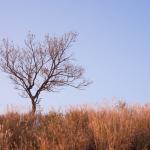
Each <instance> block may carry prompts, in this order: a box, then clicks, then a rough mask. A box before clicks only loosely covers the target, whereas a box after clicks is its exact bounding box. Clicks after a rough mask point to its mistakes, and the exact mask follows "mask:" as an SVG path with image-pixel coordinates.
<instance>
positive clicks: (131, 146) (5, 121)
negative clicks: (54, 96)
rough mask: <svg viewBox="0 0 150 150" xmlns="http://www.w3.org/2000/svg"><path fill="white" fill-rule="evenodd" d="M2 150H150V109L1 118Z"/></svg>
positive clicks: (121, 108)
mask: <svg viewBox="0 0 150 150" xmlns="http://www.w3.org/2000/svg"><path fill="white" fill-rule="evenodd" d="M0 149H6V150H7V149H11V150H38V149H40V150H149V149H150V106H149V105H145V106H134V107H127V106H125V105H118V107H115V108H109V109H108V108H104V109H102V108H100V109H99V110H95V109H90V108H85V107H82V108H76V109H74V108H72V109H70V110H67V111H66V112H65V113H60V112H55V111H50V112H49V113H48V114H37V115H32V114H19V113H14V112H13V113H7V114H5V115H1V116H0Z"/></svg>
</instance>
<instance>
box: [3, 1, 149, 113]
mask: <svg viewBox="0 0 150 150" xmlns="http://www.w3.org/2000/svg"><path fill="white" fill-rule="evenodd" d="M149 8H150V1H149V0H13V1H10V0H1V1H0V39H2V38H4V37H7V38H9V39H10V40H13V41H14V42H16V43H17V44H19V45H22V44H23V40H24V38H25V37H26V35H27V33H28V31H32V32H33V33H35V34H36V35H37V37H38V38H42V36H43V35H44V34H45V33H50V35H62V34H63V33H66V32H69V31H77V32H78V33H79V36H78V40H77V42H76V43H74V46H73V47H72V49H71V51H72V52H73V53H74V57H75V58H76V59H77V63H79V64H81V65H82V66H83V67H84V68H85V69H86V73H85V76H86V77H87V78H89V79H91V80H93V81H94V83H93V84H92V85H90V86H89V87H87V88H86V89H85V90H84V91H78V90H76V89H71V88H66V89H64V91H61V92H59V93H47V94H46V95H43V101H42V102H41V105H42V106H43V107H44V109H45V110H47V109H48V108H50V107H54V108H58V107H67V106H69V105H80V104H86V103H88V104H94V105H97V104H99V105H100V104H101V101H105V100H106V101H107V100H112V99H114V98H115V99H120V98H124V99H126V101H127V102H128V103H149V102H150V9H149ZM13 87H14V86H13V84H11V81H10V80H9V79H8V78H7V75H5V74H4V73H2V72H0V112H2V111H4V109H5V108H6V105H7V104H12V105H13V106H16V107H20V109H25V108H26V107H27V106H29V104H30V103H28V102H27V100H26V99H23V98H21V97H19V96H18V92H17V91H15V90H14V89H13Z"/></svg>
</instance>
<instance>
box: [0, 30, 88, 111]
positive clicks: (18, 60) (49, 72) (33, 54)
mask: <svg viewBox="0 0 150 150" xmlns="http://www.w3.org/2000/svg"><path fill="white" fill-rule="evenodd" d="M76 36H77V34H76V33H72V32H70V33H68V34H65V35H63V36H62V37H59V38H58V37H52V38H51V37H50V36H49V35H46V36H45V38H44V40H43V41H42V42H37V41H36V40H35V35H34V34H31V33H29V34H28V36H27V39H26V40H25V46H24V47H23V48H20V47H18V46H15V45H14V44H13V42H9V41H8V40H7V39H4V40H3V44H2V46H1V51H0V57H1V58H0V67H1V70H2V71H4V72H5V73H7V74H8V75H9V78H10V79H11V80H12V81H13V83H14V84H15V88H16V89H17V90H20V91H21V96H23V97H25V98H29V99H30V100H31V102H32V112H33V113H35V112H36V106H37V104H39V102H40V100H41V99H40V97H39V96H40V94H41V93H42V92H44V91H48V92H55V91H57V90H60V89H61V87H64V86H71V87H74V88H77V89H80V88H82V87H84V86H87V85H88V84H89V81H87V80H86V79H84V78H83V74H84V69H83V68H82V67H80V66H77V65H74V64H73V58H72V55H71V54H70V52H69V51H68V50H69V48H70V47H71V46H72V43H73V42H75V40H76Z"/></svg>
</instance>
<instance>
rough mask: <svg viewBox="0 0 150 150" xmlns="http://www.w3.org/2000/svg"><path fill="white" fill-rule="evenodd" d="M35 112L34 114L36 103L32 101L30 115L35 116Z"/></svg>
mask: <svg viewBox="0 0 150 150" xmlns="http://www.w3.org/2000/svg"><path fill="white" fill-rule="evenodd" d="M35 112H36V103H35V101H34V99H32V114H35Z"/></svg>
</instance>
